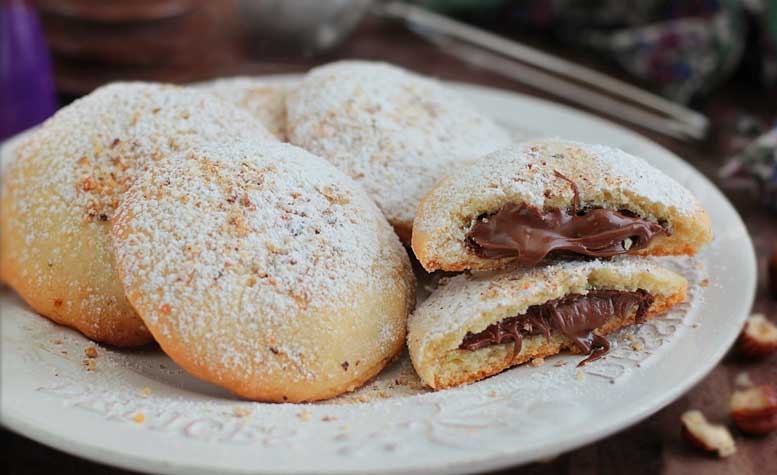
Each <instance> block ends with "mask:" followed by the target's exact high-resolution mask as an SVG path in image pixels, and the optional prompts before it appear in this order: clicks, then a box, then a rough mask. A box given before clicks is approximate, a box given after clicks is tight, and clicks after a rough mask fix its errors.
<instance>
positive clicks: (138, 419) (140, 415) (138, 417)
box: [132, 412, 146, 424]
mask: <svg viewBox="0 0 777 475" xmlns="http://www.w3.org/2000/svg"><path fill="white" fill-rule="evenodd" d="M132 420H133V421H135V422H137V423H138V424H142V423H143V422H144V421H145V420H146V416H145V415H144V414H143V413H142V412H138V413H137V414H135V415H134V416H133V417H132Z"/></svg>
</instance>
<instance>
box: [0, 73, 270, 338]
mask: <svg viewBox="0 0 777 475" xmlns="http://www.w3.org/2000/svg"><path fill="white" fill-rule="evenodd" d="M257 135H260V136H265V137H267V138H268V139H270V138H271V136H270V135H269V133H268V132H266V131H265V130H264V128H263V127H262V126H261V125H260V124H259V123H258V122H257V121H256V120H255V119H254V118H253V117H251V116H250V115H249V114H248V113H246V112H244V111H242V110H240V109H238V108H236V107H235V106H232V105H231V104H227V103H225V102H223V101H221V100H220V99H218V98H216V97H213V96H211V95H209V94H205V93H203V92H198V91H192V90H187V89H182V88H178V87H174V86H162V85H155V84H141V83H133V84H114V85H110V86H106V87H103V88H100V89H98V90H97V91H95V92H94V93H92V94H90V95H89V96H87V97H85V98H83V99H81V100H78V101H76V102H74V103H73V104H71V105H69V106H67V107H65V108H63V109H62V110H60V111H59V112H58V113H57V114H56V115H55V116H54V117H52V118H51V119H49V120H48V121H47V122H46V123H44V124H43V125H42V126H41V127H39V128H38V129H37V130H35V131H33V132H32V133H30V134H29V135H28V136H27V137H25V138H24V139H23V140H22V141H21V142H20V143H19V144H18V145H16V146H15V150H16V152H15V153H16V157H15V159H14V160H13V161H12V162H11V163H9V164H8V165H7V166H6V167H5V171H4V176H3V185H2V186H3V188H2V205H1V206H0V218H2V223H3V232H2V238H1V239H0V243H1V245H0V249H1V252H0V257H1V259H0V261H1V262H0V272H1V273H2V276H3V280H4V281H5V282H6V283H7V284H8V285H10V286H11V287H13V288H14V289H15V290H16V291H17V292H18V293H19V295H21V296H22V298H24V300H26V301H27V303H29V304H30V306H31V307H32V308H33V309H35V311H37V312H38V313H41V314H43V315H45V316H46V317H49V318H51V319H52V320H54V321H56V322H59V323H61V324H64V325H68V326H70V327H73V328H76V329H78V330H79V331H81V332H82V333H84V334H85V335H87V336H88V337H90V338H92V339H95V340H98V341H101V342H105V343H109V344H113V345H118V346H132V345H139V344H143V343H146V342H148V341H150V340H151V335H150V334H149V333H148V331H147V330H146V328H145V327H144V326H143V323H142V321H141V320H140V319H139V318H138V317H137V315H136V313H135V311H134V310H133V309H132V307H131V306H130V304H129V302H128V301H127V299H126V297H125V296H124V289H123V288H122V286H121V283H120V282H119V279H118V276H117V274H116V270H115V266H114V257H113V250H112V247H111V242H110V235H109V228H110V223H111V219H112V218H113V213H114V210H115V208H116V207H117V206H118V204H119V202H120V201H121V198H122V194H123V192H124V190H125V189H126V188H127V187H128V186H129V185H130V184H131V183H132V181H133V180H134V179H135V177H136V176H137V175H138V174H140V173H141V172H142V171H143V170H145V169H146V168H147V167H148V166H150V165H151V164H152V163H153V162H154V161H156V160H158V159H160V158H162V157H164V156H165V155H167V154H168V153H170V152H173V151H177V150H182V149H186V148H188V147H189V146H191V145H194V144H197V143H203V142H208V141H211V140H215V139H220V140H226V139H230V138H231V139H234V140H238V139H240V138H245V137H251V136H257Z"/></svg>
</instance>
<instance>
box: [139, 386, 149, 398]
mask: <svg viewBox="0 0 777 475" xmlns="http://www.w3.org/2000/svg"><path fill="white" fill-rule="evenodd" d="M140 395H141V396H143V397H149V396H151V388H149V387H148V386H146V387H145V388H143V390H142V391H140Z"/></svg>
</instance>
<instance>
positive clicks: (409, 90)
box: [287, 61, 509, 242]
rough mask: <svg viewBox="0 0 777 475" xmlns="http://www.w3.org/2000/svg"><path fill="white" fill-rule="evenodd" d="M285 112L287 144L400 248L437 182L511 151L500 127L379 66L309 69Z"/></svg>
mask: <svg viewBox="0 0 777 475" xmlns="http://www.w3.org/2000/svg"><path fill="white" fill-rule="evenodd" d="M287 110H288V133H289V140H290V142H291V143H293V144H295V145H299V146H301V147H303V148H305V149H307V150H310V151H311V152H313V153H315V154H317V155H320V156H322V157H324V158H326V159H327V160H329V161H330V162H332V163H333V164H334V165H335V166H336V167H338V168H340V169H341V170H342V171H344V172H345V173H346V174H347V175H349V176H351V177H352V178H354V179H355V180H356V181H357V182H358V183H359V184H360V185H362V186H363V187H364V189H365V190H367V193H368V194H369V195H370V196H371V197H372V198H373V199H374V200H375V202H376V203H378V206H379V207H380V208H381V210H382V211H383V213H384V214H385V215H386V217H387V218H388V220H389V222H390V223H391V224H392V225H393V226H394V228H395V229H396V231H397V233H398V234H399V236H400V238H401V239H402V240H403V241H405V242H410V233H411V231H412V226H413V219H414V217H415V213H416V209H417V208H418V203H419V201H420V200H421V197H422V196H423V195H424V194H425V193H426V192H427V191H429V190H430V189H431V188H432V186H433V185H434V183H435V182H436V181H437V180H439V179H440V178H442V177H444V176H446V175H447V174H449V173H451V172H452V171H453V170H454V167H458V165H459V164H460V163H461V162H462V161H466V160H472V159H475V158H477V157H479V156H482V155H484V154H486V153H488V152H491V151H493V150H496V149H498V148H500V147H503V146H505V145H507V144H508V143H509V137H508V134H507V133H506V132H505V131H504V130H503V129H502V128H501V127H499V126H498V125H496V124H495V123H494V122H493V121H491V120H490V119H489V118H487V117H485V116H484V115H482V114H480V113H479V112H478V111H476V110H475V109H474V108H472V107H471V106H470V105H468V104H467V103H465V102H464V101H463V100H461V99H460V98H459V97H458V95H456V94H455V93H453V92H452V91H450V90H448V89H447V88H446V87H444V86H443V85H441V84H440V83H438V82H437V81H434V80H432V79H428V78H424V77H421V76H419V75H417V74H413V73H411V72H409V71H406V70H404V69H401V68H398V67H396V66H391V65H389V64H384V63H373V62H367V61H342V62H337V63H332V64H328V65H326V66H322V67H319V68H314V69H313V70H311V71H310V73H308V74H307V75H306V76H305V77H304V78H303V79H302V81H301V82H300V84H299V85H298V86H296V87H294V88H293V89H292V90H291V91H290V93H289V97H288V102H287Z"/></svg>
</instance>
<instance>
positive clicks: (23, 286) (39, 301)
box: [0, 133, 153, 348]
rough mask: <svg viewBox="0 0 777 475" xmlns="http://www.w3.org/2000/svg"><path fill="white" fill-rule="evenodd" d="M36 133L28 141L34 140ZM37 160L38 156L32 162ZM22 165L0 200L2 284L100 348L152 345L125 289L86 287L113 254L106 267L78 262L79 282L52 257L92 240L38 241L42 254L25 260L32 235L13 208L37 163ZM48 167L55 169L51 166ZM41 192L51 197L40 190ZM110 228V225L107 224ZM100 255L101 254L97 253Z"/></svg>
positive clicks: (11, 173) (7, 170) (112, 282)
mask: <svg viewBox="0 0 777 475" xmlns="http://www.w3.org/2000/svg"><path fill="white" fill-rule="evenodd" d="M35 139H36V134H35V133H32V134H31V135H30V136H29V137H28V138H27V139H26V140H35ZM33 158H34V157H33ZM18 161H19V160H14V162H13V163H8V164H7V166H6V167H4V170H3V172H4V173H3V176H2V178H1V180H2V185H1V186H2V188H3V193H2V196H0V222H2V223H3V224H2V229H1V230H0V281H2V282H3V284H5V285H7V286H8V287H10V288H11V289H13V290H14V291H15V292H16V294H17V295H19V297H20V298H21V299H22V300H23V301H24V302H26V303H27V305H29V306H30V307H31V308H32V310H34V311H35V313H38V314H39V315H41V316H43V317H45V318H48V319H50V320H52V321H53V322H55V323H57V324H60V325H63V326H66V327H69V328H72V329H74V330H76V331H78V332H80V333H82V334H83V335H85V336H86V337H88V338H89V339H91V340H94V341H96V342H99V343H103V344H107V345H111V346H115V347H123V348H131V347H138V346H142V345H146V344H148V343H151V342H152V341H153V338H152V336H151V333H150V332H149V331H148V329H146V327H145V326H144V325H143V322H142V321H141V320H140V318H139V317H138V316H137V314H136V313H135V310H134V309H133V308H132V306H131V305H130V303H129V302H128V301H127V299H126V297H125V295H124V290H123V288H122V287H121V284H120V283H119V281H118V276H115V277H114V278H113V279H110V278H106V279H104V280H102V281H100V282H99V285H100V290H99V291H97V290H96V289H94V288H93V286H92V285H87V284H86V282H88V281H89V278H88V277H87V278H82V277H83V276H88V275H91V274H92V273H101V272H102V271H101V270H98V269H97V266H101V265H103V264H104V262H103V261H102V259H107V260H108V262H112V256H111V255H110V254H108V255H103V256H100V259H101V262H99V263H97V262H77V263H76V264H77V265H78V269H69V271H68V272H75V273H76V274H77V275H78V277H77V278H73V279H63V278H61V277H62V276H61V271H60V270H59V269H58V268H54V267H61V266H59V265H58V264H59V263H57V264H56V265H55V264H53V263H52V262H50V261H47V259H48V257H47V256H52V255H59V254H60V253H61V251H62V249H63V248H64V249H65V252H73V249H74V248H77V247H79V246H88V245H90V242H89V240H88V236H84V235H83V234H77V235H76V236H72V238H71V239H69V240H68V242H66V243H61V242H54V243H51V242H46V241H48V240H37V241H36V243H35V244H36V246H37V247H36V249H38V250H39V252H36V253H33V254H29V255H26V257H23V256H22V255H21V254H22V251H24V252H25V253H27V249H28V246H27V244H26V242H27V241H26V239H27V236H25V235H24V234H23V229H22V228H23V227H22V226H15V225H10V224H9V223H18V222H20V221H22V220H24V217H23V216H19V215H18V213H17V212H16V211H18V209H17V207H14V206H12V203H11V199H12V197H13V195H14V193H13V190H14V189H15V188H16V187H22V186H25V184H24V175H25V173H26V172H27V168H28V167H30V166H34V165H33V164H29V163H28V164H21V163H18ZM49 165H51V164H50V163H49ZM40 193H52V191H51V190H40ZM51 219H59V220H67V219H69V216H61V215H59V216H52V217H51ZM105 226H109V223H106V224H105ZM98 253H99V252H98Z"/></svg>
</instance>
